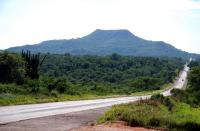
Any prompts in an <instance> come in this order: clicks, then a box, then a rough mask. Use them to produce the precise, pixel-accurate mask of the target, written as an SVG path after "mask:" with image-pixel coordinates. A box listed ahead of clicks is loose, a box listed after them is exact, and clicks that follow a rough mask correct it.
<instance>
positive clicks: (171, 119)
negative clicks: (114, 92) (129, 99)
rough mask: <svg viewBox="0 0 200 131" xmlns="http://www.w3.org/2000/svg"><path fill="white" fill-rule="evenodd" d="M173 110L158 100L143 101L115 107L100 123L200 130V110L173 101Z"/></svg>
mask: <svg viewBox="0 0 200 131" xmlns="http://www.w3.org/2000/svg"><path fill="white" fill-rule="evenodd" d="M170 101H171V102H172V103H173V108H172V110H169V108H168V106H167V105H166V104H163V103H160V102H159V101H158V100H148V101H141V102H137V103H129V104H123V105H117V106H113V107H112V108H111V109H110V110H108V111H107V112H106V113H105V114H104V115H103V116H102V117H100V118H99V123H104V122H108V121H111V122H113V121H119V120H120V121H125V122H127V123H128V124H129V125H130V126H143V127H148V128H158V129H169V130H200V108H192V107H190V105H188V104H185V103H180V102H176V101H174V100H172V99H170Z"/></svg>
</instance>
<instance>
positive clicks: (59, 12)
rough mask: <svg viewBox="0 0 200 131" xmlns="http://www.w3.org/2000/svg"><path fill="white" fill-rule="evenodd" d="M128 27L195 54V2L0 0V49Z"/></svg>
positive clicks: (199, 36)
mask: <svg viewBox="0 0 200 131" xmlns="http://www.w3.org/2000/svg"><path fill="white" fill-rule="evenodd" d="M95 29H128V30H130V31H131V32H132V33H133V34H135V35H137V36H139V37H142V38H144V39H148V40H154V41H165V42H168V43H170V44H172V45H174V46H175V47H177V48H179V49H182V50H185V51H189V52H194V53H200V0H0V49H6V48H8V47H12V46H19V45H25V44H35V43H39V42H41V41H44V40H51V39H70V38H77V37H82V36H85V35H87V34H89V33H91V32H92V31H94V30H95Z"/></svg>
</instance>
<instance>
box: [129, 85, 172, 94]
mask: <svg viewBox="0 0 200 131" xmlns="http://www.w3.org/2000/svg"><path fill="white" fill-rule="evenodd" d="M172 85H173V84H172V83H168V84H164V85H163V86H162V87H161V88H160V90H150V91H141V92H135V93H132V94H131V96H143V95H155V94H160V93H162V92H164V91H166V90H168V89H170V88H172Z"/></svg>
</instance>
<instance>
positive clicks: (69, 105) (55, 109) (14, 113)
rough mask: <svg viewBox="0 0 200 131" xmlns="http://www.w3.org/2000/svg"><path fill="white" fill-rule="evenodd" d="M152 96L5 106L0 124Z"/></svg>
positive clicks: (179, 84) (179, 80)
mask: <svg viewBox="0 0 200 131" xmlns="http://www.w3.org/2000/svg"><path fill="white" fill-rule="evenodd" d="M188 70H189V68H188V67H187V66H185V68H184V70H183V71H182V72H181V73H180V76H179V77H178V78H177V80H176V82H175V83H174V85H173V86H172V88H171V89H169V90H167V91H164V92H162V93H161V94H163V95H164V96H169V95H171V94H170V91H171V90H172V89H173V88H178V89H181V88H183V87H184V85H185V83H186V78H187V74H188ZM150 97H151V95H145V96H132V97H119V98H108V99H96V100H81V101H67V102H54V103H44V104H30V105H16V106H3V107H0V124H6V123H10V122H16V121H20V120H26V119H31V118H39V117H45V116H53V115H58V114H66V113H73V112H78V111H84V110H89V109H96V108H102V107H109V106H112V105H116V104H122V103H128V102H135V101H138V100H141V99H149V98H150Z"/></svg>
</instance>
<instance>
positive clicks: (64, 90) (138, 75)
mask: <svg viewBox="0 0 200 131" xmlns="http://www.w3.org/2000/svg"><path fill="white" fill-rule="evenodd" d="M24 53H25V52H24ZM24 53H22V55H21V54H15V53H8V52H3V53H0V82H1V84H0V94H1V98H3V99H4V98H6V99H7V98H9V99H10V98H15V97H16V96H17V95H18V94H19V95H27V94H29V95H33V96H37V97H38V99H40V96H42V97H58V96H59V95H61V94H63V95H72V96H73V95H79V96H81V95H84V94H93V95H98V96H101V95H111V94H113V95H114V94H131V93H134V92H138V91H145V90H146V91H148V90H158V89H160V88H161V87H162V86H163V85H164V84H166V83H170V82H172V81H173V80H174V78H175V77H176V76H177V75H178V73H179V71H180V70H181V69H182V68H183V64H184V63H183V61H182V60H181V59H179V58H155V57H131V56H121V55H118V54H112V55H109V56H72V55H70V54H65V55H55V54H31V53H30V52H28V54H24ZM44 58H45V59H44ZM33 69H34V70H33ZM31 72H32V73H31ZM31 74H32V75H31ZM33 74H35V76H34V77H33Z"/></svg>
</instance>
